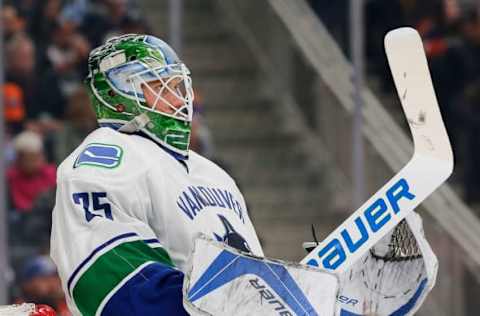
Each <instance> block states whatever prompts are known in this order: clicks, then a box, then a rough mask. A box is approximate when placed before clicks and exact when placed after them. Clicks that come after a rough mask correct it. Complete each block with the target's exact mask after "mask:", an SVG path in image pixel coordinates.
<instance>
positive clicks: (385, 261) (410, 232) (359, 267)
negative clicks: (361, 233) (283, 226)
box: [304, 212, 438, 316]
mask: <svg viewBox="0 0 480 316" xmlns="http://www.w3.org/2000/svg"><path fill="white" fill-rule="evenodd" d="M308 246H310V247H311V246H315V243H304V248H306V249H307V247H308ZM437 269H438V261H437V258H436V256H435V254H434V253H433V251H432V249H431V247H430V245H429V243H428V241H427V240H426V239H425V236H424V232H423V228H422V220H421V218H420V216H419V215H418V214H417V213H415V212H412V213H411V214H410V215H408V216H407V217H406V218H405V220H404V221H402V222H400V224H398V225H397V226H396V227H395V228H394V229H393V230H392V231H391V232H390V233H389V234H388V235H386V236H385V237H384V238H383V239H381V240H380V241H379V242H378V243H377V244H376V245H375V246H374V247H373V248H372V249H371V250H370V252H369V253H367V254H366V255H365V256H363V257H362V258H361V259H360V260H358V261H357V262H356V263H355V264H354V265H353V266H352V267H351V268H350V269H348V270H347V271H345V272H344V273H343V274H341V275H340V290H339V295H338V297H337V308H336V315H358V316H362V315H378V316H383V315H385V316H387V315H402V316H404V315H413V314H414V313H415V312H416V311H417V310H418V309H419V308H420V306H421V305H422V303H423V301H424V300H425V298H426V297H427V295H428V293H429V292H430V290H431V289H432V288H433V286H434V285H435V280H436V276H437Z"/></svg>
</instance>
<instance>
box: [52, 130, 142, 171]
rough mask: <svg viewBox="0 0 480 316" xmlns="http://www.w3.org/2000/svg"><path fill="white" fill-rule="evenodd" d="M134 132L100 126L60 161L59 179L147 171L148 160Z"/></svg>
mask: <svg viewBox="0 0 480 316" xmlns="http://www.w3.org/2000/svg"><path fill="white" fill-rule="evenodd" d="M132 137H135V136H132V135H127V134H123V133H120V132H117V131H115V130H113V129H111V128H106V127H102V128H98V129H96V130H94V131H93V132H92V133H90V134H89V135H88V136H87V137H86V138H85V140H84V141H83V142H82V143H81V144H80V145H79V146H78V147H77V148H76V149H75V150H74V151H73V152H72V153H71V154H70V155H69V156H68V157H67V158H66V159H65V160H64V161H63V162H62V163H61V164H60V166H59V168H58V172H57V179H58V180H62V179H64V178H71V177H75V178H83V179H86V178H88V179H96V178H102V179H103V180H108V178H112V177H119V176H122V177H132V176H135V174H140V173H143V172H144V171H145V166H146V165H147V164H146V161H145V160H146V159H145V155H142V150H141V148H140V147H139V146H137V144H136V143H135V141H134V140H132V139H131V138H132Z"/></svg>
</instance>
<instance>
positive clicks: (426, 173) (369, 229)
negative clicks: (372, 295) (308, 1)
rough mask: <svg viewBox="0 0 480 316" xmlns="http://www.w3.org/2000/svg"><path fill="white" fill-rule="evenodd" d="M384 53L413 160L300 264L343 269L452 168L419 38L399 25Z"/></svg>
mask: <svg viewBox="0 0 480 316" xmlns="http://www.w3.org/2000/svg"><path fill="white" fill-rule="evenodd" d="M385 51H386V54H387V58H388V62H389V65H390V70H391V72H392V75H393V79H394V81H395V86H396V88H397V92H398V95H399V97H400V101H401V104H402V108H403V111H404V113H405V116H406V118H407V121H408V124H409V127H410V132H411V133H412V137H413V144H414V153H413V156H412V158H411V160H410V161H409V162H408V163H407V164H406V165H405V167H403V169H402V170H400V172H398V173H397V174H396V175H395V176H394V177H393V178H392V179H390V181H388V182H387V183H386V184H385V185H384V186H383V187H382V188H381V189H380V190H378V191H377V192H376V193H375V194H374V195H373V196H372V197H370V198H369V199H368V200H367V201H366V202H365V203H364V204H363V205H362V206H361V207H360V208H359V209H357V210H356V211H355V212H354V213H353V214H352V215H351V216H350V217H349V218H348V219H347V220H345V221H344V222H343V223H342V224H341V225H340V226H339V227H337V229H335V231H333V232H332V233H331V234H330V235H329V236H328V237H327V238H326V239H325V240H324V241H322V242H321V243H320V244H319V245H318V246H317V247H316V248H315V249H314V250H313V251H312V252H310V254H309V255H308V256H306V257H305V258H304V259H303V260H302V261H301V263H303V264H308V265H312V266H318V267H323V268H324V269H328V270H332V271H334V272H335V273H338V274H339V273H341V272H343V271H345V270H347V269H348V268H349V267H351V266H352V265H353V263H355V261H356V260H358V259H359V258H360V257H362V256H363V255H364V254H365V253H366V252H367V251H368V250H369V249H370V248H371V247H373V246H374V245H375V244H376V243H377V242H378V241H379V240H380V239H381V238H382V237H383V236H385V235H386V234H387V233H388V232H390V231H391V230H392V229H393V228H394V227H395V225H397V224H398V223H399V222H400V221H401V220H402V219H404V218H405V217H406V216H407V215H408V214H409V213H410V212H411V211H412V210H414V209H415V207H417V206H418V205H419V204H420V203H421V202H422V201H423V200H425V199H426V198H427V197H428V196H429V195H430V194H432V192H433V191H435V189H437V188H438V187H439V186H440V185H441V184H442V183H443V182H444V181H445V180H447V178H448V177H449V176H450V174H451V173H452V171H453V153H452V149H451V146H450V141H449V139H448V135H447V132H446V130H445V126H444V124H443V120H442V117H441V114H440V110H439V107H438V103H437V99H436V97H435V91H434V89H433V85H432V80H431V78H430V72H429V70H428V65H427V59H426V57H425V52H424V50H423V44H422V40H421V38H420V36H419V34H418V33H417V31H416V30H414V29H412V28H408V27H404V28H399V29H396V30H393V31H391V32H389V33H388V34H387V35H386V36H385Z"/></svg>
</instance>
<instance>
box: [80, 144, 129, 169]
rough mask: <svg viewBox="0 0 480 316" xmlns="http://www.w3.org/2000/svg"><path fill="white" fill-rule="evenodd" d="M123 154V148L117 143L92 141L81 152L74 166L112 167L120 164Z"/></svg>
mask: <svg viewBox="0 0 480 316" xmlns="http://www.w3.org/2000/svg"><path fill="white" fill-rule="evenodd" d="M122 156H123V150H122V148H121V147H119V146H117V145H109V144H99V143H92V144H88V145H87V147H85V149H84V150H83V151H82V152H81V153H80V155H79V156H78V158H77V160H76V161H75V165H74V166H73V167H74V168H77V167H80V166H95V167H102V168H109V169H112V168H116V167H118V166H119V165H120V163H121V161H122Z"/></svg>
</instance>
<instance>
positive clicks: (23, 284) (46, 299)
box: [17, 255, 71, 316]
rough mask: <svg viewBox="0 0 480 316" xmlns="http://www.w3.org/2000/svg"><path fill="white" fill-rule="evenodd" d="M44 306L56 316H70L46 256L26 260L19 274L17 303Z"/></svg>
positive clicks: (56, 276)
mask: <svg viewBox="0 0 480 316" xmlns="http://www.w3.org/2000/svg"><path fill="white" fill-rule="evenodd" d="M22 302H28V303H35V304H46V305H49V306H51V307H53V308H54V309H55V311H56V312H57V315H58V316H69V315H71V314H70V312H69V311H68V308H67V305H66V302H65V296H64V294H63V291H62V285H61V283H60V278H59V277H58V274H57V269H56V267H55V264H54V263H53V262H52V260H51V259H50V257H49V256H47V255H38V256H35V257H32V258H29V259H27V261H26V262H25V264H24V265H23V267H22V269H21V272H20V297H19V298H17V303H22Z"/></svg>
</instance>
